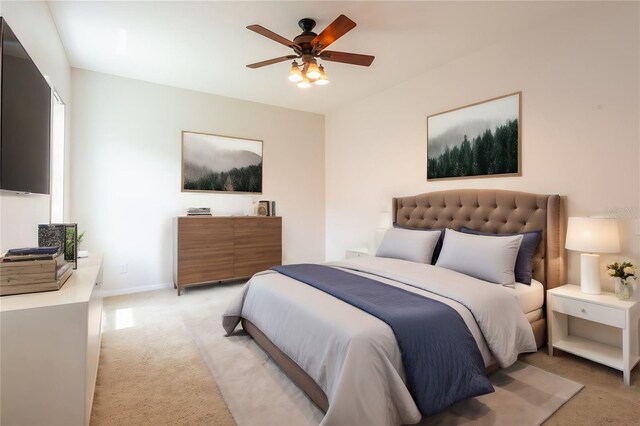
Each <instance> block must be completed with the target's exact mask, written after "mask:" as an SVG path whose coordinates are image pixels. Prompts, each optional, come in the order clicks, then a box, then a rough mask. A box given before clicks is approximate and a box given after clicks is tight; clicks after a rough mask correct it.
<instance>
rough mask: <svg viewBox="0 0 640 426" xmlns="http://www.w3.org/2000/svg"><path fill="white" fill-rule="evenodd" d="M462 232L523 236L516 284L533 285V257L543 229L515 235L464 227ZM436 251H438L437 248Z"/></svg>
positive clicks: (517, 262) (517, 261) (517, 264)
mask: <svg viewBox="0 0 640 426" xmlns="http://www.w3.org/2000/svg"><path fill="white" fill-rule="evenodd" d="M460 232H462V233H464V234H474V235H492V236H495V237H504V236H509V237H510V236H513V235H522V243H521V244H520V249H519V250H518V257H517V258H516V266H515V269H514V271H515V274H516V282H519V283H521V284H526V285H531V280H532V278H533V257H534V256H535V255H536V250H537V249H538V242H539V241H540V238H542V229H538V230H536V231H529V232H518V233H515V234H492V233H490V232H481V231H476V230H475V229H470V228H464V227H463V228H460ZM436 251H438V250H437V248H436ZM434 257H435V254H434Z"/></svg>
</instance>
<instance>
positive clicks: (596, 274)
mask: <svg viewBox="0 0 640 426" xmlns="http://www.w3.org/2000/svg"><path fill="white" fill-rule="evenodd" d="M565 248H566V249H567V250H573V251H580V252H583V253H582V254H581V255H580V290H581V291H582V292H583V293H586V294H600V255H598V254H596V253H617V252H619V251H620V237H619V235H618V222H617V221H616V220H615V219H607V218H595V217H570V218H569V220H568V225H567V241H566V244H565Z"/></svg>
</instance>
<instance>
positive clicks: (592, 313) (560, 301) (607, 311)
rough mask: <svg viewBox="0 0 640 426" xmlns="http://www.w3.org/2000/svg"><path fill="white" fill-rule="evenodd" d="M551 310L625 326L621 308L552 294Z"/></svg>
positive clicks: (615, 325)
mask: <svg viewBox="0 0 640 426" xmlns="http://www.w3.org/2000/svg"><path fill="white" fill-rule="evenodd" d="M553 310H554V311H556V312H560V313H563V314H567V315H571V316H572V317H578V318H583V319H586V320H589V321H594V322H598V323H601V324H607V325H610V326H612V327H617V328H625V312H624V310H622V309H617V308H613V307H610V306H603V305H598V304H596V303H590V302H585V301H583V300H576V299H570V298H567V297H562V296H558V295H553Z"/></svg>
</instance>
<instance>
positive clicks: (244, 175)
mask: <svg viewBox="0 0 640 426" xmlns="http://www.w3.org/2000/svg"><path fill="white" fill-rule="evenodd" d="M182 191H183V192H187V191H197V192H226V193H252V194H261V193H262V141H258V140H252V139H241V138H234V137H229V136H220V135H210V134H206V133H196V132H182Z"/></svg>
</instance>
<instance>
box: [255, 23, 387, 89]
mask: <svg viewBox="0 0 640 426" xmlns="http://www.w3.org/2000/svg"><path fill="white" fill-rule="evenodd" d="M298 25H299V26H300V28H302V34H300V35H299V36H297V37H295V38H294V39H293V41H291V40H289V39H286V38H284V37H282V36H280V35H278V34H276V33H274V32H273V31H270V30H268V29H266V28H264V27H263V26H260V25H249V26H248V27H247V29H250V30H251V31H254V32H256V33H258V34H260V35H263V36H265V37H267V38H270V39H271V40H273V41H276V42H278V43H280V44H283V45H285V46H287V47H289V48H291V49H293V51H294V52H295V55H286V56H280V57H279V58H273V59H268V60H266V61H261V62H256V63H254V64H249V65H247V67H249V68H260V67H264V66H266V65H272V64H277V63H279V62H284V61H287V60H290V59H293V60H294V61H293V63H292V65H291V70H290V71H289V80H291V81H293V82H296V83H297V84H298V87H301V88H307V87H310V86H311V83H315V84H317V85H323V84H328V83H329V79H328V78H327V74H326V73H325V72H324V67H323V66H322V65H318V59H321V60H324V61H331V62H341V63H344V64H352V65H360V66H364V67H368V66H369V65H371V63H372V62H373V60H374V59H375V56H370V55H361V54H358V53H346V52H336V51H333V50H325V49H326V48H327V47H329V45H331V44H332V43H333V42H334V41H336V40H337V39H339V38H340V37H342V36H343V35H345V34H346V33H348V32H349V31H351V30H352V29H353V28H355V26H356V23H355V22H353V21H352V20H351V19H349V18H347V17H346V16H344V15H340V16H338V18H336V20H335V21H333V22H332V23H331V24H330V25H329V26H328V27H327V28H325V29H324V30H323V31H322V32H321V33H320V34H316V33H314V32H313V31H312V30H313V28H314V27H315V26H316V21H314V20H313V19H311V18H303V19H301V20H300V21H299V22H298ZM296 59H300V60H301V62H302V70H300V67H299V65H298V63H297V62H296V61H295V60H296Z"/></svg>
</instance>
